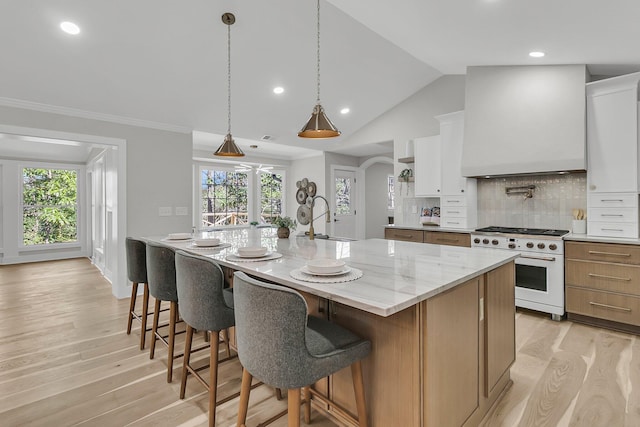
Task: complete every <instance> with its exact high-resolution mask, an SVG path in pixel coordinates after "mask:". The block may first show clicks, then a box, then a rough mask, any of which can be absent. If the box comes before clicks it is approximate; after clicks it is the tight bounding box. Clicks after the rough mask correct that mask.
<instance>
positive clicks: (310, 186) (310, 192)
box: [307, 181, 317, 197]
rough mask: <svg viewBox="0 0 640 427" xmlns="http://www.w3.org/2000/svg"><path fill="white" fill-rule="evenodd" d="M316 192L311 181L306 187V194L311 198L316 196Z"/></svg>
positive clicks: (314, 184)
mask: <svg viewBox="0 0 640 427" xmlns="http://www.w3.org/2000/svg"><path fill="white" fill-rule="evenodd" d="M316 190H317V187H316V183H315V182H313V181H311V182H310V183H309V184H308V185H307V194H308V195H309V196H310V197H313V196H315V195H316Z"/></svg>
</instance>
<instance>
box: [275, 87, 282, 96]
mask: <svg viewBox="0 0 640 427" xmlns="http://www.w3.org/2000/svg"><path fill="white" fill-rule="evenodd" d="M283 92H284V88H283V87H282V86H278V87H274V88H273V93H275V94H276V95H280V94H281V93H283Z"/></svg>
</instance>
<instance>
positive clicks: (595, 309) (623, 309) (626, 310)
mask: <svg viewBox="0 0 640 427" xmlns="http://www.w3.org/2000/svg"><path fill="white" fill-rule="evenodd" d="M566 291H567V293H566V301H567V311H568V312H569V313H575V314H582V315H584V316H591V317H597V318H599V319H606V320H613V321H614V322H621V323H628V324H631V325H640V298H637V297H632V296H625V295H618V294H611V293H607V292H600V291H590V290H585V289H578V288H574V287H571V286H567V289H566Z"/></svg>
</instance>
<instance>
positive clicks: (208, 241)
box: [193, 238, 220, 248]
mask: <svg viewBox="0 0 640 427" xmlns="http://www.w3.org/2000/svg"><path fill="white" fill-rule="evenodd" d="M193 244H194V245H196V246H201V247H203V248H208V247H211V246H218V245H219V244H220V239H215V238H203V239H195V240H194V241H193Z"/></svg>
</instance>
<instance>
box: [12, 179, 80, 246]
mask: <svg viewBox="0 0 640 427" xmlns="http://www.w3.org/2000/svg"><path fill="white" fill-rule="evenodd" d="M22 206H23V212H22V224H23V242H24V245H25V246H27V245H43V244H51V243H66V242H75V241H77V240H78V222H77V221H78V173H77V171H75V170H67V169H40V168H23V170H22Z"/></svg>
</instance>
